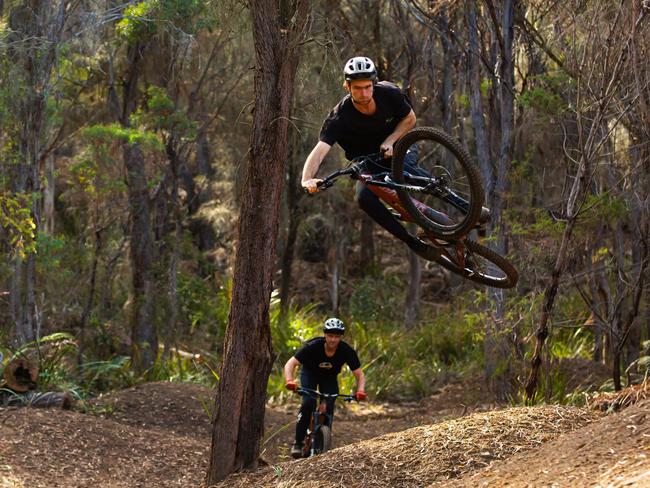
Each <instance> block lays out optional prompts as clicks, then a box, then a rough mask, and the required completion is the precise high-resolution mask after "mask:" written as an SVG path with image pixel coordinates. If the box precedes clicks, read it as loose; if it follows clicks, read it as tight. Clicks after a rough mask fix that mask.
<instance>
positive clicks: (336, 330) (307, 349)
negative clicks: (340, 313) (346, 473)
mask: <svg viewBox="0 0 650 488" xmlns="http://www.w3.org/2000/svg"><path fill="white" fill-rule="evenodd" d="M323 333H324V336H323V337H316V338H314V339H311V340H309V341H307V343H306V344H305V345H304V346H303V347H301V348H300V349H299V350H298V351H297V352H296V354H295V355H294V356H293V357H291V359H289V360H288V361H287V362H286V364H285V365H284V379H285V386H286V388H287V389H288V390H291V391H296V389H297V388H298V385H297V384H296V382H295V381H294V379H293V378H294V370H295V369H296V367H297V366H298V365H300V366H301V369H300V386H301V387H303V388H309V389H311V390H316V389H318V390H319V391H320V392H321V393H338V392H339V383H338V379H337V377H338V375H339V373H340V372H341V368H342V367H343V365H344V364H347V365H348V367H349V368H350V370H351V371H352V374H353V375H354V377H355V378H356V380H357V392H356V394H355V397H356V399H357V401H363V400H365V399H366V393H365V386H366V378H365V376H364V374H363V371H362V370H361V362H360V361H359V356H357V353H356V351H355V350H354V349H353V348H352V347H351V346H350V345H349V344H348V343H347V342H344V341H343V340H341V338H342V336H343V334H344V333H345V325H344V324H343V322H342V321H341V320H339V319H337V318H330V319H327V320H326V321H325V324H324V325H323ZM315 408H316V399H315V398H312V397H309V396H303V397H302V405H301V406H300V413H299V414H298V423H297V424H296V440H295V443H294V444H293V446H292V447H291V456H292V457H294V458H299V457H302V447H303V439H304V438H305V436H306V435H307V429H308V427H309V421H310V417H311V413H312V412H313V411H314V410H315ZM327 411H328V413H329V414H330V415H332V414H333V413H334V402H328V404H327Z"/></svg>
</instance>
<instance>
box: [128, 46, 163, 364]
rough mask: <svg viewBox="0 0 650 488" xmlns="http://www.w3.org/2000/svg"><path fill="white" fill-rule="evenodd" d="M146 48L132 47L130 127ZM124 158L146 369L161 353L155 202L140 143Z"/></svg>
mask: <svg viewBox="0 0 650 488" xmlns="http://www.w3.org/2000/svg"><path fill="white" fill-rule="evenodd" d="M144 50H145V47H144V46H143V45H142V44H140V43H135V44H134V45H131V46H129V48H128V53H127V59H128V67H127V73H126V75H125V81H124V95H123V99H122V113H121V115H120V123H121V125H122V126H123V127H126V128H128V127H130V117H131V114H132V113H133V112H134V111H135V108H136V104H137V100H138V96H139V90H138V82H139V79H140V73H141V70H142V69H143V66H142V65H143V61H144V58H143V53H144ZM122 160H123V163H124V167H125V169H126V185H127V189H128V198H129V221H130V228H129V242H130V254H129V256H130V260H131V287H132V288H131V291H132V294H133V296H132V301H131V310H130V317H129V325H130V329H131V360H132V366H133V369H134V370H135V371H136V372H138V373H143V372H145V371H147V370H148V369H150V368H151V367H152V366H153V364H154V362H155V360H156V355H157V354H158V335H157V331H156V327H155V324H154V303H153V297H154V282H153V276H152V269H151V268H152V263H153V259H154V238H153V231H152V227H151V202H150V197H149V187H148V182H147V175H146V171H145V158H144V155H143V153H142V150H141V148H140V146H139V144H138V143H130V142H125V143H124V144H123V146H122Z"/></svg>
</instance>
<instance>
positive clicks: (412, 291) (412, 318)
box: [404, 251, 422, 329]
mask: <svg viewBox="0 0 650 488" xmlns="http://www.w3.org/2000/svg"><path fill="white" fill-rule="evenodd" d="M408 254H409V284H408V288H407V290H406V303H405V305H404V328H406V329H412V328H413V327H415V325H416V324H417V321H418V314H419V312H420V282H421V279H422V263H421V262H420V258H419V257H418V256H417V254H415V253H414V252H413V251H409V253H408Z"/></svg>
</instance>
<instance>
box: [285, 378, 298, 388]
mask: <svg viewBox="0 0 650 488" xmlns="http://www.w3.org/2000/svg"><path fill="white" fill-rule="evenodd" d="M284 387H285V388H286V389H287V390H290V391H296V389H297V388H298V385H297V384H296V382H295V381H293V380H288V381H287V382H286V383H285V384H284Z"/></svg>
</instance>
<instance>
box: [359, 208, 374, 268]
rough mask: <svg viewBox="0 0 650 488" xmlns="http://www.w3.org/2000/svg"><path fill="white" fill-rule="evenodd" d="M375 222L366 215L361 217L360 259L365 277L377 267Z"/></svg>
mask: <svg viewBox="0 0 650 488" xmlns="http://www.w3.org/2000/svg"><path fill="white" fill-rule="evenodd" d="M373 228H374V221H373V220H372V219H371V218H370V217H368V216H367V215H366V214H365V213H364V214H363V215H362V216H361V238H360V241H361V242H360V250H359V251H360V256H359V257H360V259H361V272H362V275H363V276H365V275H367V274H368V271H370V270H373V269H374V267H375V239H374V236H373Z"/></svg>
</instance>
